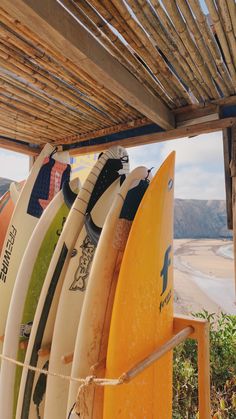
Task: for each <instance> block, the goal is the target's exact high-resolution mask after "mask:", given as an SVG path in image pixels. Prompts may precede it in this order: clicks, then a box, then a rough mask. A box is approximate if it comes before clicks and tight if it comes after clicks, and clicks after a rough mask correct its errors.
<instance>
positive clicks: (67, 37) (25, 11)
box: [1, 0, 175, 129]
mask: <svg viewBox="0 0 236 419" xmlns="http://www.w3.org/2000/svg"><path fill="white" fill-rule="evenodd" d="M1 6H2V7H3V8H5V9H6V10H9V0H2V1H1ZM10 13H11V15H12V16H14V17H15V18H16V19H17V20H19V21H20V22H21V23H22V24H24V25H25V26H27V27H28V28H30V29H31V30H32V31H33V32H34V33H35V34H36V35H37V36H39V38H40V39H42V40H44V41H45V43H47V44H50V45H51V46H52V47H53V48H54V49H57V50H58V51H60V53H61V52H63V54H64V55H65V57H67V58H68V59H70V60H72V61H73V63H74V64H76V65H77V66H78V68H81V69H82V70H84V71H85V72H86V73H88V74H89V75H90V76H91V77H92V78H93V79H94V80H96V81H97V82H98V83H99V84H100V85H101V86H103V85H105V86H106V88H108V89H110V90H111V91H112V92H113V93H115V94H116V95H117V96H119V97H120V98H122V99H123V100H124V101H125V102H127V103H128V104H129V105H130V106H132V107H133V108H135V109H137V110H138V111H139V112H141V113H142V114H143V115H145V116H146V117H148V118H149V119H150V120H152V121H153V122H155V123H156V124H158V125H160V126H161V127H162V128H164V129H170V128H173V127H174V126H175V117H174V115H173V114H172V112H171V111H170V110H169V109H168V108H167V106H165V105H164V104H163V102H162V101H161V100H160V99H158V98H157V97H155V96H154V95H152V94H151V93H150V92H149V91H148V90H147V89H146V88H145V87H144V86H143V85H142V84H141V83H140V82H139V81H138V80H137V79H136V78H135V77H134V76H133V75H132V74H131V73H130V72H129V71H127V70H126V69H125V68H124V67H123V66H122V65H121V64H120V63H119V62H118V61H117V60H116V59H115V58H114V57H112V56H111V55H110V54H109V52H108V51H107V50H106V49H105V48H104V47H103V46H102V45H101V44H100V43H99V42H98V41H97V40H96V39H95V38H94V37H93V36H92V35H91V34H90V33H89V32H88V31H87V30H86V29H85V28H84V27H83V26H82V25H81V24H80V23H79V22H78V21H76V20H75V19H74V18H73V17H72V16H71V14H69V13H68V12H67V11H66V10H65V9H64V8H63V7H62V6H61V5H60V4H59V3H58V2H57V1H55V0H44V1H41V0H14V2H11V10H10Z"/></svg>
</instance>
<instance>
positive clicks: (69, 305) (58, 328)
mask: <svg viewBox="0 0 236 419" xmlns="http://www.w3.org/2000/svg"><path fill="white" fill-rule="evenodd" d="M119 190H120V179H117V181H116V182H114V183H113V184H112V185H111V186H110V187H109V188H108V189H107V190H106V191H105V192H104V193H103V195H102V196H101V198H100V199H99V200H98V201H97V203H96V205H95V206H94V208H93V209H92V211H91V215H90V218H89V219H87V220H86V224H87V227H86V225H84V226H83V228H82V230H81V233H80V234H79V237H78V239H77V242H76V245H75V248H74V252H73V257H72V258H71V261H70V264H69V267H68V270H67V273H66V276H65V280H64V283H63V287H62V291H61V296H60V300H59V304H58V309H57V315H56V321H55V326H54V332H53V339H52V347H51V351H50V360H49V369H50V370H52V371H54V372H57V373H60V374H65V375H69V374H70V365H63V364H62V362H61V357H62V356H63V355H64V354H65V353H67V352H70V351H73V348H74V345H75V338H76V333H77V329H78V324H79V319H80V313H81V309H82V305H83V300H84V296H85V294H86V293H85V291H86V288H87V282H88V279H89V273H90V269H91V265H92V260H93V256H94V253H95V250H96V244H97V238H98V237H96V239H95V240H93V235H94V234H95V235H96V236H98V235H99V233H100V231H99V230H100V229H102V227H103V224H104V221H105V218H106V216H107V213H108V211H109V209H110V207H111V205H112V203H113V201H114V199H115V197H116V195H117V192H119ZM91 235H92V237H91ZM68 325H70V327H68ZM62 331H63V332H62ZM68 391H69V383H68V382H65V381H62V380H61V379H59V378H58V379H57V378H56V377H48V379H47V388H46V401H45V409H44V419H50V418H52V417H55V418H57V419H59V418H64V417H65V414H66V407H67V397H68Z"/></svg>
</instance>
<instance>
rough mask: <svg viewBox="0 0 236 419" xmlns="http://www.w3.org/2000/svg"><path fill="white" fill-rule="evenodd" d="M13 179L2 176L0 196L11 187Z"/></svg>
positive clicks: (0, 178)
mask: <svg viewBox="0 0 236 419" xmlns="http://www.w3.org/2000/svg"><path fill="white" fill-rule="evenodd" d="M11 182H12V180H10V179H5V178H4V177H0V197H1V196H2V195H3V194H4V193H5V192H6V191H7V190H8V189H9V186H10V183H11Z"/></svg>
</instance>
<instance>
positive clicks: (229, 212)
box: [223, 128, 233, 230]
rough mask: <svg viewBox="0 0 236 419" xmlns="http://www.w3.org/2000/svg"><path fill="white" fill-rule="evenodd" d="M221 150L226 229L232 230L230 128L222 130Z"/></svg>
mask: <svg viewBox="0 0 236 419" xmlns="http://www.w3.org/2000/svg"><path fill="white" fill-rule="evenodd" d="M223 149H224V170H225V191H226V211H227V225H228V229H229V230H232V229H233V213H232V178H231V173H230V161H231V128H225V129H224V130H223Z"/></svg>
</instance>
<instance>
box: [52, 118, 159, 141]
mask: <svg viewBox="0 0 236 419" xmlns="http://www.w3.org/2000/svg"><path fill="white" fill-rule="evenodd" d="M150 123H151V121H150V120H149V119H148V118H141V119H137V120H135V121H130V122H126V123H123V124H118V125H115V126H113V127H108V128H102V129H100V130H97V131H92V132H88V133H87V134H77V135H68V136H67V137H65V138H63V139H62V142H63V144H72V143H75V142H79V141H86V140H91V139H92V138H98V137H103V136H105V135H111V134H116V133H118V132H121V131H125V130H129V129H133V128H139V127H143V126H145V125H148V124H150ZM55 143H59V144H61V140H60V139H58V140H55Z"/></svg>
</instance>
